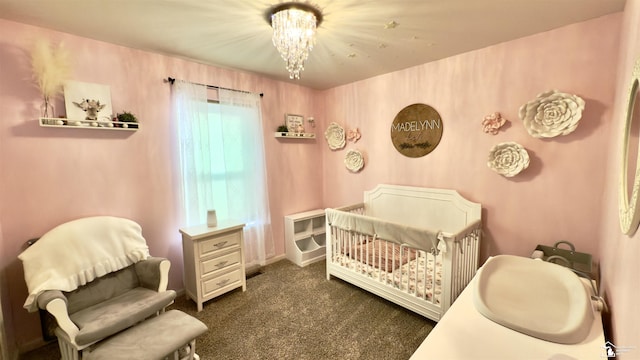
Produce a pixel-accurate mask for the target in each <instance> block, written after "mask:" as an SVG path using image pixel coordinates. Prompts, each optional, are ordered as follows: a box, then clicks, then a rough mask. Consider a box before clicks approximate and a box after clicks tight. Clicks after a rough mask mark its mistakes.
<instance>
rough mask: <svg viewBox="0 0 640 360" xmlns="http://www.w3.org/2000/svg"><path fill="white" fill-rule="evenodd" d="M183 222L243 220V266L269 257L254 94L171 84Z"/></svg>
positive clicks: (266, 202) (258, 117) (270, 246)
mask: <svg viewBox="0 0 640 360" xmlns="http://www.w3.org/2000/svg"><path fill="white" fill-rule="evenodd" d="M172 99H173V107H174V121H175V124H177V131H176V134H177V146H178V153H179V161H178V162H179V173H180V179H181V191H180V195H181V196H180V198H181V203H182V205H183V212H182V214H183V216H182V217H183V222H184V223H185V225H186V226H192V225H198V224H204V223H206V214H207V210H210V209H215V210H216V213H217V216H218V220H221V219H236V220H239V221H242V222H244V223H245V224H246V225H245V229H244V240H245V265H246V266H247V267H249V266H253V265H263V264H264V263H265V259H266V258H268V257H271V256H273V255H274V253H275V250H274V245H273V239H272V236H271V221H270V216H269V197H268V194H267V182H266V166H265V154H264V141H263V132H262V116H261V111H260V98H259V97H258V95H254V94H249V93H243V92H238V91H230V90H223V89H220V90H219V101H220V103H219V104H218V103H211V102H208V101H207V88H206V87H205V86H202V85H196V84H191V83H188V82H185V81H178V80H176V81H175V83H174V85H173V87H172Z"/></svg>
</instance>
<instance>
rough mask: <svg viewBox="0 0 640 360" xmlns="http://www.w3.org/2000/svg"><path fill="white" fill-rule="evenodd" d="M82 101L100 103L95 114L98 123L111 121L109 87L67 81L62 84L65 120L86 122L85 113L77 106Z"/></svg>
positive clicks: (111, 111)
mask: <svg viewBox="0 0 640 360" xmlns="http://www.w3.org/2000/svg"><path fill="white" fill-rule="evenodd" d="M84 101H95V102H96V103H97V102H99V103H100V109H99V111H98V112H97V120H98V121H103V120H104V121H111V120H112V119H111V116H112V114H113V108H112V104H111V88H110V87H109V85H104V84H95V83H87V82H81V81H75V80H67V81H65V83H64V107H65V110H66V112H67V119H69V120H70V121H74V120H86V118H87V112H86V111H85V110H83V109H82V107H81V106H80V105H78V104H82V103H83V102H84Z"/></svg>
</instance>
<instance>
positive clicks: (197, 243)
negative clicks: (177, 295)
mask: <svg viewBox="0 0 640 360" xmlns="http://www.w3.org/2000/svg"><path fill="white" fill-rule="evenodd" d="M243 228H244V224H243V223H241V222H237V221H219V222H218V226H216V227H208V226H207V225H199V226H193V227H188V228H183V229H180V233H181V234H182V253H183V258H184V287H185V291H186V295H187V297H190V298H191V299H193V301H195V302H196V304H197V306H198V311H202V303H203V302H205V301H207V300H210V299H212V298H214V297H216V296H218V295H221V294H224V293H226V292H228V291H231V290H233V289H236V288H239V287H242V291H245V290H247V281H246V277H245V271H244V238H243V234H242V231H243Z"/></svg>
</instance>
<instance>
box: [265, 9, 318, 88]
mask: <svg viewBox="0 0 640 360" xmlns="http://www.w3.org/2000/svg"><path fill="white" fill-rule="evenodd" d="M267 21H268V22H269V23H270V24H271V27H273V45H274V46H275V47H276V49H278V52H279V53H280V56H282V58H283V59H284V61H285V63H286V65H287V70H288V71H289V78H290V79H300V72H301V71H302V70H304V62H305V60H307V58H308V57H309V52H310V51H311V50H312V49H313V45H315V42H316V28H317V27H318V26H320V23H321V22H322V13H321V12H320V10H318V9H316V8H315V7H313V6H311V5H309V4H305V3H298V2H286V3H282V4H278V5H276V6H274V7H272V8H271V9H270V10H269V11H268V12H267Z"/></svg>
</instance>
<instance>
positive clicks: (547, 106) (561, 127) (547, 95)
mask: <svg viewBox="0 0 640 360" xmlns="http://www.w3.org/2000/svg"><path fill="white" fill-rule="evenodd" d="M583 110H584V100H582V99H581V98H580V97H578V96H576V95H571V94H566V93H563V92H559V91H557V90H550V91H547V92H544V93H542V94H539V95H538V97H537V98H536V99H534V100H532V101H529V102H528V103H526V104H524V105H522V106H521V107H520V112H519V115H520V119H522V122H523V124H524V127H525V128H526V129H527V131H528V132H529V135H531V136H533V137H536V138H550V137H554V136H558V135H567V134H570V133H571V132H573V131H574V130H575V129H576V127H578V122H579V121H580V118H582V111H583Z"/></svg>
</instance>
